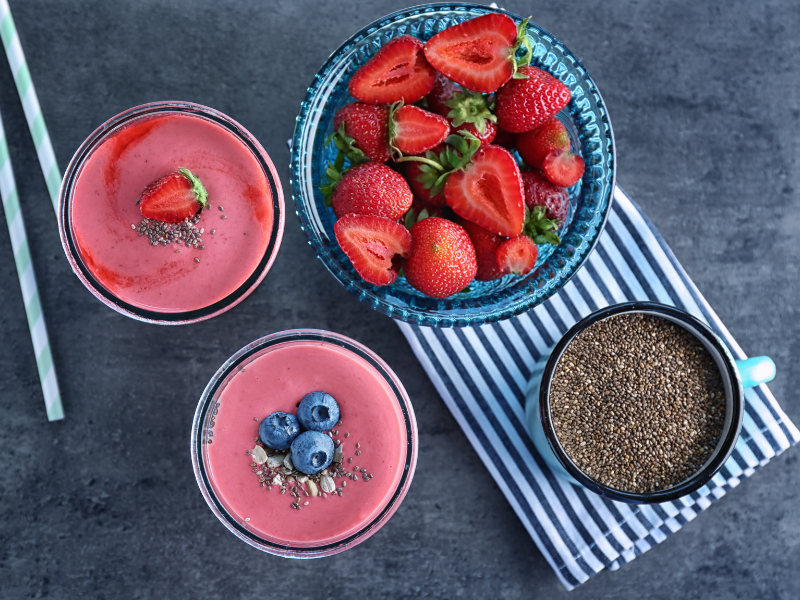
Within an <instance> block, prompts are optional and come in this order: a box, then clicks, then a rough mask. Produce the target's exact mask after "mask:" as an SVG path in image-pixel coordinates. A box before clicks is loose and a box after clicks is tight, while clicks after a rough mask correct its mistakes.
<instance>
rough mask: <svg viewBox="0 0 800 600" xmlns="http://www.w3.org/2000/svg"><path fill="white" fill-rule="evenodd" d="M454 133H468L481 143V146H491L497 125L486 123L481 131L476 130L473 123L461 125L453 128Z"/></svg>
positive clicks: (476, 127)
mask: <svg viewBox="0 0 800 600" xmlns="http://www.w3.org/2000/svg"><path fill="white" fill-rule="evenodd" d="M453 129H454V131H456V132H458V131H469V132H470V133H471V134H472V135H474V136H475V137H476V138H478V139H479V140H480V141H481V144H483V145H486V144H491V143H492V142H493V141H494V138H495V136H496V135H497V125H495V124H494V123H492V122H491V121H486V122H485V123H484V125H483V131H481V130H479V129H478V126H477V125H475V124H474V123H462V124H461V125H459V126H458V127H454V128H453Z"/></svg>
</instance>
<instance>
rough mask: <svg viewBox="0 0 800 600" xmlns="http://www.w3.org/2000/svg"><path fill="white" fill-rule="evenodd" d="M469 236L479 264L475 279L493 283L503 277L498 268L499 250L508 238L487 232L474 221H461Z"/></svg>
mask: <svg viewBox="0 0 800 600" xmlns="http://www.w3.org/2000/svg"><path fill="white" fill-rule="evenodd" d="M458 223H459V225H461V226H462V227H463V228H464V229H465V230H466V232H467V234H469V239H470V240H472V246H473V247H474V248H475V259H476V261H477V263H478V272H477V273H476V275H475V279H477V280H478V281H492V280H494V279H498V278H500V277H502V276H503V271H502V270H501V269H500V268H499V267H498V266H497V249H498V248H499V247H500V246H501V244H502V243H503V242H505V241H506V238H504V237H501V236H499V235H495V234H494V233H492V232H491V231H486V230H485V229H484V228H483V227H481V226H480V225H476V224H475V223H473V222H472V221H467V220H466V219H461V220H460V221H459V222H458Z"/></svg>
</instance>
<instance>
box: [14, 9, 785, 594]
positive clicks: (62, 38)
mask: <svg viewBox="0 0 800 600" xmlns="http://www.w3.org/2000/svg"><path fill="white" fill-rule="evenodd" d="M260 4H261V6H260V7H259V3H256V2H240V1H233V0H225V1H221V0H166V1H165V0H140V1H138V2H130V3H122V2H107V1H106V2H104V1H99V0H98V1H94V2H90V1H87V0H72V1H61V2H55V1H52V0H51V1H45V0H11V7H12V10H13V11H14V16H15V18H16V22H17V27H18V29H19V31H20V35H21V38H22V43H23V45H24V48H25V51H26V53H27V56H28V60H29V64H30V68H31V72H32V74H33V78H34V81H35V83H36V85H37V89H38V92H39V99H40V101H41V104H42V107H43V110H44V114H45V116H46V119H47V123H48V125H49V129H50V133H51V136H52V139H53V145H54V147H55V151H56V155H57V157H58V162H59V164H60V166H61V167H62V169H63V168H64V167H65V166H66V164H67V162H68V161H69V159H70V157H71V155H72V153H73V152H74V151H75V149H76V148H77V147H78V145H79V144H80V143H81V142H82V141H83V139H84V138H85V137H86V136H87V135H88V134H89V133H90V132H91V131H92V130H93V129H94V128H95V127H96V126H97V125H99V124H100V123H101V122H103V121H104V120H105V119H107V118H108V117H110V116H112V115H114V114H116V113H118V112H120V111H122V110H124V109H126V108H128V107H130V106H133V105H136V104H141V103H143V102H147V101H151V100H161V99H181V100H183V99H185V100H192V101H195V102H200V103H203V104H207V105H210V106H213V107H215V108H217V109H219V110H222V111H224V112H225V113H228V114H229V115H231V116H232V117H233V118H235V119H237V120H238V121H240V122H241V123H242V124H244V125H245V126H246V127H248V128H249V129H250V131H252V132H253V133H254V134H255V135H256V137H258V138H259V139H260V140H261V141H262V143H263V144H264V146H265V147H266V149H267V151H268V152H269V153H270V155H271V156H272V158H273V160H274V161H275V163H276V166H277V168H278V170H279V172H280V173H281V176H282V179H283V185H284V189H285V190H288V156H287V154H286V151H285V147H284V142H285V140H286V139H287V138H288V137H290V135H291V132H292V128H293V126H294V117H295V115H296V113H297V110H298V106H299V104H300V102H301V100H302V98H303V95H304V92H305V88H306V85H307V84H308V83H309V82H310V81H311V79H312V77H313V75H314V73H315V72H316V70H317V68H318V67H319V66H320V65H321V64H322V62H323V61H324V60H325V58H326V57H327V56H328V55H329V53H330V52H332V51H333V50H334V49H335V48H336V47H337V46H338V45H339V44H340V43H341V42H342V41H343V40H344V39H345V38H346V37H347V36H349V35H350V34H351V33H353V32H355V31H356V30H357V29H359V28H360V27H361V26H363V25H365V24H367V23H369V22H370V21H372V20H374V19H377V18H379V17H381V16H382V15H384V14H386V13H389V12H391V11H393V10H395V9H398V8H401V7H402V6H403V5H405V4H406V2H389V1H381V2H369V3H365V2H361V3H357V4H356V3H354V2H353V3H342V2H313V1H303V2H299V1H298V2H274V3H269V4H267V3H260ZM409 4H410V3H409ZM268 6H269V9H268V8H267V7H268ZM505 6H506V7H507V8H508V9H510V10H513V11H514V12H517V13H520V14H526V15H527V14H529V13H532V14H533V20H534V21H535V22H536V23H538V24H540V25H541V26H543V27H544V28H545V29H548V30H549V31H552V32H554V33H555V34H556V35H557V36H558V37H559V38H560V39H561V40H563V41H564V42H565V43H566V44H567V45H568V46H569V47H570V48H571V49H572V50H573V51H574V52H575V53H576V54H577V56H578V57H579V58H580V59H581V60H582V61H583V63H584V64H585V65H586V67H587V68H588V70H589V72H590V73H591V74H592V76H593V77H594V78H595V80H596V81H597V84H598V86H599V87H600V89H601V91H602V93H603V95H604V97H605V99H606V101H607V104H608V106H609V112H610V115H611V117H612V120H613V123H614V128H615V133H616V138H617V144H618V148H619V155H618V162H619V178H618V181H619V183H620V184H621V185H622V186H623V187H624V188H625V189H626V190H627V191H628V192H629V193H630V194H631V196H632V197H633V198H634V199H635V200H636V201H637V202H638V203H639V204H640V205H642V206H643V207H644V209H645V210H646V211H647V213H648V214H649V216H650V217H651V219H652V220H653V221H654V222H655V224H656V225H657V226H658V227H659V228H660V230H661V232H662V234H663V235H664V237H665V238H666V240H667V241H668V242H669V243H670V244H671V245H672V248H673V249H674V251H675V253H676V254H677V256H678V258H679V259H680V260H681V261H682V263H683V264H684V266H685V267H686V269H687V271H688V272H689V274H690V275H691V276H692V277H693V278H694V279H695V281H696V282H697V284H698V286H699V288H700V290H701V291H702V292H703V293H704V294H705V295H706V297H707V298H708V300H709V301H710V303H711V304H712V306H714V307H715V309H716V310H717V312H718V313H719V314H720V316H721V317H722V319H723V321H725V322H726V323H727V325H728V326H729V328H730V329H731V331H732V332H733V334H734V335H735V336H736V337H737V339H738V340H739V342H740V343H741V345H742V347H743V348H744V349H745V351H746V352H748V353H751V354H760V353H769V354H770V355H771V356H773V357H774V359H775V361H776V362H777V364H778V373H779V374H778V378H777V379H776V380H775V382H774V384H773V385H772V390H773V391H774V393H775V395H776V396H777V398H778V399H779V400H780V401H781V403H782V405H783V407H784V408H785V410H786V411H787V412H788V413H789V415H790V416H791V417H792V418H793V419H794V420H795V421H798V422H800V401H798V394H797V390H798V389H800V375H799V374H798V373H800V371H798V369H797V362H798V361H799V360H800V324H799V323H798V299H799V298H800V284H798V281H800V277H798V275H800V273H798V271H800V266H798V265H800V246H799V245H798V231H800V216H798V215H799V214H800V191H798V184H799V183H800V141H798V140H800V137H798V135H797V133H796V131H797V129H798V128H799V127H800V60H798V59H800V47H798V41H797V40H798V37H797V33H796V32H797V31H798V30H800V6H799V5H798V4H797V3H796V2H795V1H794V0H773V1H767V2H726V1H722V0H713V1H709V2H697V1H694V0H680V1H677V2H671V3H664V4H663V5H662V4H661V3H659V4H656V3H648V2H643V1H636V0H625V1H615V2H599V1H596V0H595V1H588V2H583V3H581V2H575V1H571V0H561V1H559V2H546V3H545V2H542V3H537V4H536V5H532V4H530V3H526V2H521V1H516V0H515V1H508V2H505ZM0 110H2V115H3V119H4V120H5V124H6V130H7V134H8V137H9V143H10V146H11V155H12V157H13V160H14V167H15V170H16V175H17V182H18V185H19V190H20V196H21V198H22V203H23V206H24V210H25V217H26V224H27V227H28V232H29V236H30V239H31V242H32V253H33V259H34V264H35V266H36V273H37V277H38V281H39V285H40V291H41V295H42V300H43V304H44V310H45V313H46V315H47V322H48V326H49V328H50V333H51V342H52V344H53V350H54V355H55V361H56V365H57V368H58V373H59V379H60V382H61V389H62V392H63V396H64V402H65V410H66V420H64V421H63V422H60V423H48V422H47V421H46V419H45V413H44V408H43V402H42V398H41V393H40V390H39V384H38V379H37V375H36V368H35V363H34V360H33V356H32V351H31V346H30V340H29V337H28V332H27V327H26V320H25V313H24V311H23V306H22V302H21V296H20V293H19V290H18V286H17V282H16V275H15V273H14V263H13V260H12V254H11V248H10V244H9V243H8V237H7V235H6V233H3V232H0V306H2V307H3V310H2V311H0V328H1V330H2V333H1V334H0V373H2V375H0V410H2V414H3V417H4V418H3V425H2V427H0V456H2V460H3V465H2V467H0V596H2V597H3V598H22V597H44V596H49V597H56V598H122V597H136V598H138V597H157V598H190V597H229V598H234V597H242V598H245V597H246V598H282V597H289V596H291V597H294V598H297V597H301V598H303V597H315V598H329V597H330V598H351V597H364V598H373V597H393V598H400V597H436V598H483V597H502V598H563V597H567V595H568V594H567V592H565V591H564V589H563V588H562V587H561V584H560V583H559V582H558V580H557V579H556V577H555V575H554V574H553V573H552V571H551V570H550V567H549V566H548V565H547V563H546V562H545V561H544V559H543V558H542V556H541V554H540V553H539V552H538V550H537V549H536V547H535V545H534V544H533V542H532V541H531V540H530V538H529V537H528V535H527V534H526V533H525V531H524V530H523V529H522V527H521V526H520V523H519V521H518V520H517V518H516V516H515V515H514V513H513V511H512V510H511V508H510V506H509V505H508V503H507V502H506V501H505V499H504V497H503V495H502V494H501V493H500V490H499V489H498V488H497V486H496V485H495V484H494V482H493V480H492V479H491V477H490V476H489V474H488V472H487V471H486V470H485V469H484V468H483V467H482V465H481V463H480V461H479V460H478V458H477V456H476V454H475V452H474V451H473V450H472V448H471V447H470V445H469V444H468V442H467V440H466V438H465V437H464V435H463V434H462V432H461V430H460V429H459V427H458V425H457V424H456V422H455V421H454V420H453V418H452V417H451V415H450V414H449V412H448V411H447V409H446V408H445V406H444V404H443V403H442V401H441V400H440V399H439V397H438V396H437V394H436V392H435V390H434V388H433V386H432V385H431V384H430V382H429V381H428V380H427V378H426V376H425V373H424V372H423V370H422V368H421V367H420V365H419V364H418V363H417V361H416V360H415V358H414V356H413V355H412V353H411V351H410V349H409V348H408V346H407V344H406V342H405V340H404V338H403V337H402V336H401V334H400V332H399V330H398V329H397V327H396V326H395V325H394V323H393V322H392V321H391V320H390V319H388V318H385V317H382V316H380V315H378V314H377V313H375V312H372V311H370V310H369V309H368V308H366V307H365V306H364V305H362V304H360V303H359V302H358V301H357V300H356V299H355V298H354V297H352V296H350V295H349V294H348V293H347V292H346V291H345V290H344V289H343V288H342V287H341V286H338V285H337V284H335V283H334V281H333V279H332V278H331V276H330V275H329V274H328V273H327V272H326V271H325V269H324V268H323V266H322V264H321V263H320V262H319V261H318V260H316V259H315V257H314V255H313V253H312V251H311V249H310V248H309V246H308V245H307V244H306V242H305V237H304V235H303V233H302V232H301V231H300V227H299V225H298V223H297V220H296V218H295V217H294V215H292V214H289V215H288V219H287V225H286V233H285V237H284V242H283V247H282V249H281V252H280V255H279V256H278V259H277V261H276V263H275V266H274V268H273V270H272V271H271V272H270V274H269V275H268V277H267V278H266V280H265V281H264V283H263V284H262V285H261V286H260V287H259V288H258V289H257V290H256V292H255V293H254V294H253V295H252V296H251V297H250V298H249V299H247V300H246V301H245V302H244V303H242V304H241V305H240V306H238V307H237V308H235V309H234V310H232V311H230V312H229V313H227V314H225V315H223V316H221V317H218V318H216V319H213V320H211V321H209V322H205V323H202V324H199V325H195V326H192V327H179V328H169V329H165V328H160V327H155V326H150V325H145V324H143V323H139V322H136V321H133V320H131V319H128V318H125V317H123V316H121V315H118V314H117V313H115V312H113V311H111V310H110V309H107V308H105V307H104V306H102V305H101V304H100V303H99V302H98V301H97V300H95V299H94V298H93V297H92V296H91V295H90V294H89V293H88V292H87V291H86V290H85V289H84V288H83V286H82V285H81V284H80V282H79V281H78V279H77V278H76V277H75V276H74V275H73V274H72V272H71V271H70V268H69V265H68V264H67V261H66V260H65V258H64V255H63V252H62V250H61V247H60V244H59V241H58V235H57V230H56V221H55V218H54V215H53V212H52V209H51V208H50V203H49V200H48V198H47V195H46V190H45V186H44V183H43V180H42V178H41V176H40V174H39V167H38V163H37V162H36V156H35V153H34V150H33V145H32V143H31V140H30V137H29V135H28V132H27V130H26V127H25V121H24V116H23V113H22V110H21V107H20V105H19V102H18V101H17V98H16V91H15V89H14V87H13V83H12V79H11V75H10V72H9V70H8V68H7V66H6V64H5V61H2V60H0ZM287 193H288V192H287ZM289 203H290V204H289V206H291V201H289ZM0 231H4V226H3V229H2V230H0ZM292 327H319V328H326V329H332V330H335V331H338V332H340V333H343V334H345V335H349V336H351V337H353V338H355V339H357V340H359V341H361V342H363V343H364V344H366V345H367V346H369V347H370V348H372V349H374V350H375V351H376V352H377V353H378V354H380V355H381V356H382V357H383V358H384V359H386V361H387V362H388V363H389V364H390V365H391V367H392V368H393V369H394V370H395V371H396V372H397V374H398V375H399V376H400V378H401V379H402V381H403V382H404V384H405V386H406V388H407V389H408V392H409V394H410V395H411V398H412V399H413V403H414V407H415V410H416V412H417V417H418V419H419V428H420V446H421V453H420V459H419V466H418V470H417V475H416V477H415V481H414V483H413V485H412V486H411V490H410V492H409V494H408V496H407V498H406V500H405V502H404V503H403V505H402V506H401V507H400V510H399V511H398V512H397V514H396V515H395V516H394V517H393V518H392V520H391V521H390V522H389V523H388V524H387V525H386V526H385V527H384V528H383V529H382V530H381V531H380V532H379V533H378V534H377V535H375V536H374V537H372V538H371V539H369V540H368V541H367V542H365V543H364V544H362V545H361V546H359V547H357V548H355V549H353V550H350V551H348V552H346V553H345V554H343V555H339V556H336V557H333V558H330V559H326V560H321V561H311V562H304V561H288V560H283V559H280V558H277V557H272V556H269V555H264V554H261V553H259V552H257V551H255V550H253V549H251V548H249V547H247V546H246V545H245V544H243V543H241V542H240V541H239V540H237V539H236V538H235V537H234V536H232V535H231V534H230V533H228V532H227V531H226V530H225V529H224V528H223V527H222V525H221V524H220V523H219V522H217V520H216V519H215V518H214V517H213V516H212V515H211V513H210V511H209V510H208V508H207V507H206V505H205V503H204V501H203V499H202V498H201V496H200V493H199V492H198V490H197V488H196V486H195V483H194V478H193V475H192V470H191V462H190V458H189V452H188V445H189V428H190V424H191V419H192V415H193V412H194V408H195V404H196V402H197V398H198V396H199V394H200V392H201V391H202V389H203V387H204V385H205V383H206V382H207V380H208V378H209V377H210V375H211V374H212V373H213V372H214V370H215V369H216V368H217V367H218V366H219V365H220V364H221V363H222V362H223V361H224V360H225V359H226V358H227V357H228V356H229V355H231V354H232V353H233V352H234V351H236V350H237V349H238V348H240V347H241V346H243V345H244V344H246V343H247V342H249V341H251V340H253V339H255V338H257V337H259V336H261V335H264V334H267V333H270V332H274V331H279V330H282V329H288V328H292ZM454 465H455V466H454ZM798 486H800V462H798V451H797V450H794V451H790V452H788V453H786V454H785V455H784V456H781V457H780V458H778V459H777V460H775V461H774V463H773V464H770V465H769V466H768V467H767V468H766V469H764V470H763V471H762V472H760V473H758V474H757V475H756V476H754V477H753V478H752V480H749V481H747V482H746V483H744V484H743V485H742V486H741V487H740V488H737V489H736V490H734V491H733V492H731V493H730V495H729V496H728V497H726V498H725V499H724V500H722V501H721V502H720V503H719V504H717V505H716V506H714V507H713V508H712V509H711V510H709V511H708V512H707V513H705V514H703V515H701V516H700V517H699V518H698V519H697V520H696V521H694V522H693V523H691V524H689V525H688V526H687V527H686V528H685V530H683V531H682V532H680V533H679V534H677V535H675V536H673V537H671V538H670V539H668V540H667V541H666V542H665V543H664V544H662V545H660V546H659V547H657V548H655V549H653V550H651V551H650V552H648V553H647V554H645V555H644V556H642V557H640V558H638V559H637V560H635V561H634V562H633V563H632V564H630V565H627V566H625V567H623V568H622V569H621V570H619V571H617V572H615V573H607V572H604V573H601V574H600V575H598V576H597V577H595V578H594V579H593V580H591V581H590V582H589V583H587V584H585V585H584V586H582V587H581V588H579V589H578V590H576V591H574V592H571V593H570V594H569V597H571V598H575V599H580V598H591V599H593V600H595V599H603V598H613V599H615V600H618V599H624V598H681V599H690V598H703V599H729V598H785V599H795V598H800V502H798V500H797V494H798ZM454 491H455V493H454ZM323 574H324V575H325V576H324V577H323V576H322V575H323ZM284 582H285V583H284ZM292 589H294V590H297V591H294V592H293V593H291V594H290V590H292Z"/></svg>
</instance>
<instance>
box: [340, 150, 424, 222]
mask: <svg viewBox="0 0 800 600" xmlns="http://www.w3.org/2000/svg"><path fill="white" fill-rule="evenodd" d="M413 201H414V195H413V194H412V193H411V188H409V187H408V184H407V183H406V180H405V179H403V176H402V175H400V174H399V173H398V172H397V171H395V170H394V169H390V168H389V167H387V166H386V165H384V164H382V163H375V162H369V163H365V164H363V165H358V166H356V167H353V168H352V169H349V170H347V171H346V172H345V173H344V175H343V176H342V179H341V181H339V183H338V184H337V185H336V189H335V190H334V191H333V197H332V198H331V206H332V207H333V212H334V213H335V214H336V216H337V217H342V216H344V215H348V214H352V213H355V214H359V215H372V216H375V217H385V218H387V219H392V220H395V219H399V218H400V217H402V216H403V215H404V214H405V213H406V211H407V210H408V209H409V208H411V203H412V202H413Z"/></svg>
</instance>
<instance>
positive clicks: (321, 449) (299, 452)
mask: <svg viewBox="0 0 800 600" xmlns="http://www.w3.org/2000/svg"><path fill="white" fill-rule="evenodd" d="M329 397H330V396H329ZM334 450H335V449H334V446H333V440H332V439H331V438H330V437H329V436H327V435H325V434H324V433H320V432H319V431H305V432H303V433H301V434H300V435H298V436H297V437H296V438H295V440H294V441H293V442H292V463H294V468H295V469H297V470H298V471H300V472H302V473H305V474H306V475H316V474H317V473H319V472H320V471H322V470H323V469H325V468H327V467H329V466H330V464H331V462H332V461H333V453H334Z"/></svg>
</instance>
